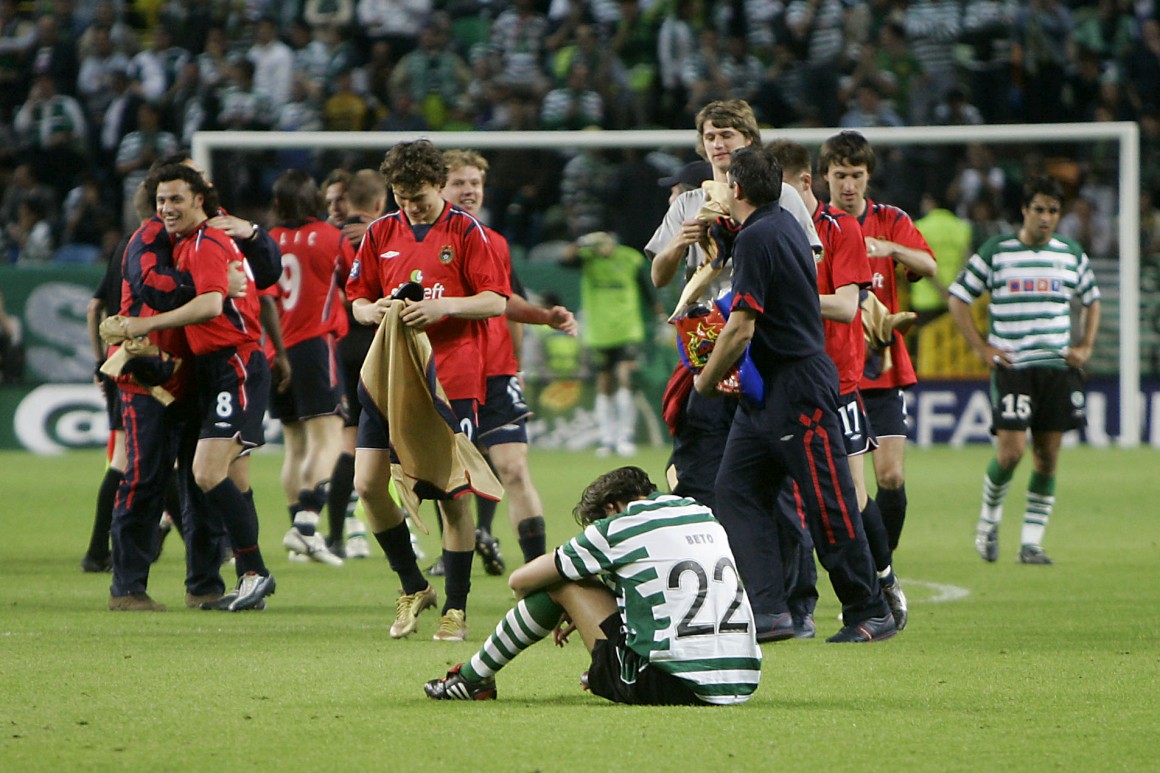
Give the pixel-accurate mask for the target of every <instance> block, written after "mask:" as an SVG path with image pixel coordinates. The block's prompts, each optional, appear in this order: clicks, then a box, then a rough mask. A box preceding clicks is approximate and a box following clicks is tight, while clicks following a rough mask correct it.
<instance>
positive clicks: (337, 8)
mask: <svg viewBox="0 0 1160 773" xmlns="http://www.w3.org/2000/svg"><path fill="white" fill-rule="evenodd" d="M302 17H303V18H304V19H305V20H306V23H307V24H309V25H310V26H311V27H314V28H318V27H345V26H347V25H348V24H350V23H351V22H352V21H353V20H354V0H306V3H305V5H304V7H303V8H302Z"/></svg>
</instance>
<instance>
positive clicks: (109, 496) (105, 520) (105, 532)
mask: <svg viewBox="0 0 1160 773" xmlns="http://www.w3.org/2000/svg"><path fill="white" fill-rule="evenodd" d="M124 479H125V473H123V472H122V471H120V470H115V469H113V468H112V467H109V468H108V469H107V470H105V477H104V478H102V479H101V487H100V488H99V489H97V513H96V515H95V516H94V517H93V534H92V536H91V537H89V549H88V551H87V553H86V555H87V556H88V557H89V558H91V559H93V560H94V561H98V562H99V561H105V560H107V559H108V558H109V529H110V528H111V527H112V525H113V505H114V504H116V502H117V489H118V488H120V486H121V481H123V480H124Z"/></svg>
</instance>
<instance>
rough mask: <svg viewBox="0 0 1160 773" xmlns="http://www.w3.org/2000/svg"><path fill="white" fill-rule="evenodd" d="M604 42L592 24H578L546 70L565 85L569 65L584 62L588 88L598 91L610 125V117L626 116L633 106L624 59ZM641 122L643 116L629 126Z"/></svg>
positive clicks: (607, 123)
mask: <svg viewBox="0 0 1160 773" xmlns="http://www.w3.org/2000/svg"><path fill="white" fill-rule="evenodd" d="M608 45H609V44H608V41H607V40H602V39H601V37H600V29H599V28H598V27H597V26H596V25H595V24H581V25H579V26H577V27H576V34H575V36H574V37H573V38H572V39H571V40H570V41H568V42H567V43H566V44H565V45H563V46H562V47H561V48H560V49H559V50H558V51H556V52H555V54H553V55H552V57H551V62H550V68H549V72H550V74H551V76H552V80H553V82H554V83H555V86H556V87H561V86H566V85H567V82H568V73H569V71H570V70H571V69H572V65H574V64H577V63H579V64H582V65H584V66H585V67H586V68H587V70H588V88H590V89H592V90H593V91H595V92H596V93H597V94H599V95H600V99H601V102H602V103H603V105H604V114H605V121H604V125H605V126H606V127H609V128H611V127H614V126H616V124H615V123H612V121H615V120H620V119H621V118H624V119H625V120H627V118H628V116H631V115H632V114H633V109H634V108H633V104H632V100H633V97H632V95H631V94H630V92H629V84H628V76H627V74H626V73H625V70H624V63H623V62H621V61H620V57H618V56H616V55H615V54H611V55H610V54H609V51H608ZM642 124H643V119H642V120H641V121H637V122H634V123H632V124H630V126H631V127H632V128H637V127H639V126H641V125H642Z"/></svg>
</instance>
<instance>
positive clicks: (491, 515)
mask: <svg viewBox="0 0 1160 773" xmlns="http://www.w3.org/2000/svg"><path fill="white" fill-rule="evenodd" d="M498 506H499V502H496V501H495V500H494V499H488V498H487V497H481V496H479V495H478V494H477V495H476V496H475V525H476V526H478V527H479V528H481V529H483V530H484V531H486V532H487V533H488V534H491V533H492V531H491V525H492V523H493V522H494V521H495V509H496V507H498Z"/></svg>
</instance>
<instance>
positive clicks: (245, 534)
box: [205, 478, 267, 577]
mask: <svg viewBox="0 0 1160 773" xmlns="http://www.w3.org/2000/svg"><path fill="white" fill-rule="evenodd" d="M247 493H248V494H250V497H249V499H247V497H246V495H245V494H243V493H242V492H241V491H239V490H238V487H237V485H235V484H234V482H233V481H232V480H230V479H229V478H226V479H225V480H223V481H222V482H221V483H219V484H217V485H216V486H214V487H213V488H212V489H210V490H209V491H207V492H205V499H206V503H207V504H208V505H209V506H210V507H212V508H214V509H215V510H217V511H218V513H219V514H220V517H221V520H222V523H223V524H224V525H225V527H226V533H227V534H229V536H230V544H231V545H233V547H234V556H235V557H236V558H237V570H238V576H239V577H240V576H241V575H243V574H245V573H246V572H258V574H267V572H266V567H265V564H264V563H263V562H262V553H261V551H260V550H258V516H257V511H256V510H255V509H254V500H253V494H252V492H247Z"/></svg>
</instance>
